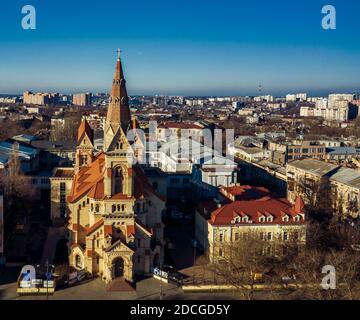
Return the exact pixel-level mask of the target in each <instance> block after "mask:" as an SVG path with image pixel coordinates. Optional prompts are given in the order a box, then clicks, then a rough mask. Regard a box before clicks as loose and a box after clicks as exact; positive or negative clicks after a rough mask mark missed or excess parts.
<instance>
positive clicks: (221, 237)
mask: <svg viewBox="0 0 360 320" xmlns="http://www.w3.org/2000/svg"><path fill="white" fill-rule="evenodd" d="M219 241H220V242H223V241H224V234H222V233H220V234H219Z"/></svg>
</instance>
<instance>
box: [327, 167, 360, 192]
mask: <svg viewBox="0 0 360 320" xmlns="http://www.w3.org/2000/svg"><path fill="white" fill-rule="evenodd" d="M330 180H331V181H334V182H339V183H342V184H346V185H348V186H350V187H354V188H360V170H354V169H349V168H340V169H339V171H338V172H336V173H335V174H334V175H333V176H331V178H330Z"/></svg>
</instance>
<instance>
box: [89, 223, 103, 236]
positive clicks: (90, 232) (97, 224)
mask: <svg viewBox="0 0 360 320" xmlns="http://www.w3.org/2000/svg"><path fill="white" fill-rule="evenodd" d="M103 225H104V219H100V220H99V221H98V222H96V223H95V224H93V225H92V226H91V227H90V228H87V229H86V235H87V236H89V235H91V234H92V233H93V232H94V231H96V230H97V229H99V228H100V227H101V226H103Z"/></svg>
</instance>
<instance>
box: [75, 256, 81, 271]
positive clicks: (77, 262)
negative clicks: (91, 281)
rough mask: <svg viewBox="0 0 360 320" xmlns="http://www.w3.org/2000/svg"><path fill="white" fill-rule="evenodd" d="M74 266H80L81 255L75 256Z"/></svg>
mask: <svg viewBox="0 0 360 320" xmlns="http://www.w3.org/2000/svg"><path fill="white" fill-rule="evenodd" d="M75 266H76V267H77V268H79V269H80V268H82V262H81V257H80V256H79V255H78V254H77V255H76V256H75Z"/></svg>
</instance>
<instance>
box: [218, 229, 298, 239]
mask: <svg viewBox="0 0 360 320" xmlns="http://www.w3.org/2000/svg"><path fill="white" fill-rule="evenodd" d="M240 235H242V239H244V240H245V239H247V238H248V234H247V233H238V232H236V233H234V240H235V241H238V240H240ZM292 235H293V238H294V240H299V232H297V231H295V232H294V233H293V234H292ZM259 237H260V240H263V241H272V240H273V233H272V232H260V233H259ZM282 240H284V241H288V240H289V233H288V232H287V231H284V232H283V234H282ZM219 241H220V242H223V241H224V234H223V233H220V234H219Z"/></svg>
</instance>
